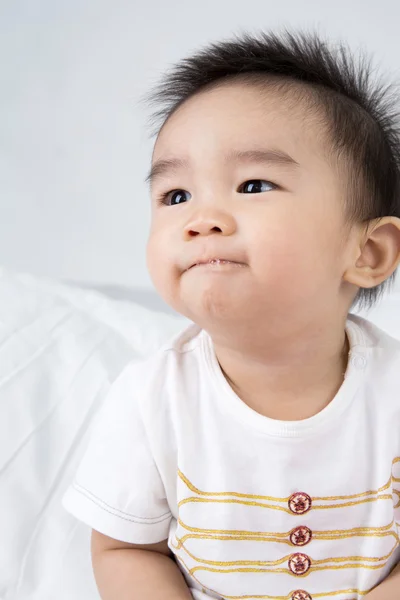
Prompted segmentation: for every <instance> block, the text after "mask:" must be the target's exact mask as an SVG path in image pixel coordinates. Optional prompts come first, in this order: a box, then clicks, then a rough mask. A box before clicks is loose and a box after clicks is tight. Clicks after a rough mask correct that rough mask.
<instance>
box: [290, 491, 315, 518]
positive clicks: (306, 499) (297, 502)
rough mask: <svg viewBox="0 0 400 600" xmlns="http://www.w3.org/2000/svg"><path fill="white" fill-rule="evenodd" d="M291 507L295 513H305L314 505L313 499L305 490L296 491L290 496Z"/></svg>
mask: <svg viewBox="0 0 400 600" xmlns="http://www.w3.org/2000/svg"><path fill="white" fill-rule="evenodd" d="M288 504H289V508H290V510H291V511H292V513H294V514H295V515H304V513H306V512H308V511H309V510H310V508H311V505H312V500H311V498H310V496H309V495H308V494H305V493H304V492H296V493H295V494H292V495H291V496H290V498H289V502H288Z"/></svg>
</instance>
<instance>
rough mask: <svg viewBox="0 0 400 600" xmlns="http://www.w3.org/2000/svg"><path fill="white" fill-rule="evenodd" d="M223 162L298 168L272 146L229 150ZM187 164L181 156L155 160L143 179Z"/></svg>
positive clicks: (291, 158)
mask: <svg viewBox="0 0 400 600" xmlns="http://www.w3.org/2000/svg"><path fill="white" fill-rule="evenodd" d="M224 162H225V163H231V162H234V163H239V162H250V163H251V162H253V163H264V164H275V165H282V166H286V167H288V166H289V167H292V168H296V169H297V168H298V167H300V164H299V163H298V162H297V161H296V160H295V159H294V158H293V157H292V156H290V155H289V154H287V152H284V151H283V150H278V149H274V148H265V149H263V148H261V149H253V150H230V151H229V152H228V153H227V154H225V156H224ZM188 166H189V161H188V160H187V159H182V158H165V159H159V160H156V161H155V162H154V163H153V165H152V167H151V169H150V172H149V174H148V175H147V177H146V179H145V183H150V184H151V183H153V182H154V181H155V179H158V178H161V177H163V176H164V175H166V174H167V173H168V172H170V171H178V170H181V169H185V168H187V167H188Z"/></svg>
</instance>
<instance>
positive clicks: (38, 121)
mask: <svg viewBox="0 0 400 600" xmlns="http://www.w3.org/2000/svg"><path fill="white" fill-rule="evenodd" d="M399 13H400V9H399V5H398V2H397V0H392V1H390V0H383V1H381V2H376V0H374V1H373V2H372V1H366V0H352V1H351V2H349V1H348V0H335V2H327V1H324V0H303V1H300V2H299V0H283V1H282V0H281V1H279V2H276V0H274V1H272V0H246V1H243V0H240V1H239V0H234V1H232V0H230V1H228V0H223V1H219V2H218V1H216V0H212V1H210V0H202V1H201V2H196V3H194V2H190V1H188V0H184V1H183V0H168V1H165V0H153V1H149V2H144V1H140V2H139V1H138V0H68V2H66V1H61V0H24V1H22V0H0V55H1V60H0V107H1V110H0V262H1V263H3V264H4V265H6V266H7V267H11V268H14V269H17V270H22V271H29V272H32V273H37V274H42V275H48V276H51V277H57V278H63V279H67V280H75V281H82V282H88V283H110V284H118V285H124V286H134V287H139V288H144V289H145V288H147V289H149V288H151V282H150V279H149V276H148V274H147V271H146V264H145V243H146V236H147V230H148V225H149V196H148V190H147V187H146V186H145V184H144V183H143V180H144V178H145V176H146V174H147V170H148V168H149V161H150V152H151V147H152V141H151V139H150V138H149V133H148V130H147V129H146V126H145V122H146V117H147V116H148V114H149V113H146V112H145V109H144V107H143V106H141V105H140V104H139V99H140V98H141V97H142V95H143V94H144V92H145V91H147V90H148V89H149V88H150V87H151V86H152V85H153V84H154V83H155V82H156V81H158V79H159V76H160V75H161V73H162V72H163V71H164V70H165V69H166V68H167V67H168V66H169V65H170V64H171V63H173V62H175V61H177V60H179V59H180V58H182V57H183V56H184V55H186V54H187V53H188V52H191V51H192V50H195V49H197V48H199V47H200V46H202V45H203V44H206V43H208V42H210V41H212V40H217V39H220V38H221V37H229V36H231V35H232V34H234V33H239V32H240V31H243V30H244V29H247V30H250V31H254V32H256V31H257V30H259V29H260V28H265V29H269V28H278V29H279V28H281V27H282V26H294V27H296V26H301V27H306V28H313V27H318V28H319V30H320V31H321V32H322V33H326V34H328V35H329V36H331V37H332V38H336V39H337V38H344V39H346V40H348V41H349V43H350V44H351V46H352V47H353V48H354V49H357V48H358V47H360V46H361V47H364V48H366V49H367V50H368V51H370V52H372V53H373V54H374V56H375V64H377V65H378V66H379V68H382V69H383V71H384V72H387V73H388V76H389V78H391V77H393V76H394V77H395V78H398V79H400V75H399V58H398V57H399V56H400V37H399V35H398V24H399V18H400V14H399ZM397 287H398V289H400V287H399V284H398V286H397Z"/></svg>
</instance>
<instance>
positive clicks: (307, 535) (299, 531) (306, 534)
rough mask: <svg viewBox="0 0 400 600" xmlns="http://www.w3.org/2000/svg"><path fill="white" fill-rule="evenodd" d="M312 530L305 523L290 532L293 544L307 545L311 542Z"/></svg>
mask: <svg viewBox="0 0 400 600" xmlns="http://www.w3.org/2000/svg"><path fill="white" fill-rule="evenodd" d="M311 538H312V531H311V529H309V528H308V527H306V526H305V525H300V526H299V527H296V528H295V529H293V531H291V532H290V541H291V543H292V544H293V546H305V545H306V544H308V543H309V542H311Z"/></svg>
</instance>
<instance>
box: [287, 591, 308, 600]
mask: <svg viewBox="0 0 400 600" xmlns="http://www.w3.org/2000/svg"><path fill="white" fill-rule="evenodd" d="M291 600H312V596H310V594H309V593H308V592H305V591H304V590H296V591H295V592H293V594H292V598H291Z"/></svg>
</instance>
